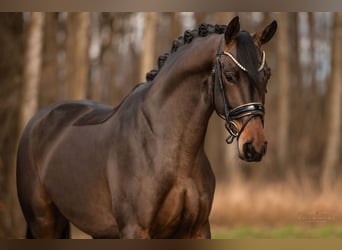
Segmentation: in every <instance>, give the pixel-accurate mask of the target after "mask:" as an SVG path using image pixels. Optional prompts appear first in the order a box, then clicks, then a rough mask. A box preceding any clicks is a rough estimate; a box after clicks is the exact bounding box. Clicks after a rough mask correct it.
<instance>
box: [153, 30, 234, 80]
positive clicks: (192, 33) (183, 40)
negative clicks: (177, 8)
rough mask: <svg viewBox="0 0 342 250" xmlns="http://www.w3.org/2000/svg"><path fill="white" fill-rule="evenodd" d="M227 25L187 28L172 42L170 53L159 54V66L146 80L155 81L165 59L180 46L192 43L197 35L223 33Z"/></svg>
mask: <svg viewBox="0 0 342 250" xmlns="http://www.w3.org/2000/svg"><path fill="white" fill-rule="evenodd" d="M226 28H227V26H226V25H219V24H215V25H212V24H201V25H200V26H199V27H198V29H194V30H186V31H185V32H184V34H183V36H180V37H178V38H177V39H176V40H174V41H173V42H172V46H171V50H170V52H169V53H165V54H162V55H160V56H159V58H158V63H157V65H158V68H157V69H152V70H151V71H150V72H148V73H147V74H146V81H148V82H149V81H153V79H154V78H155V77H156V76H157V74H158V73H159V71H160V69H161V68H162V67H163V65H164V63H165V61H166V60H167V59H168V57H169V56H170V54H172V53H174V52H176V51H177V50H178V49H179V48H180V47H182V46H183V45H185V44H188V43H191V42H192V40H193V39H194V38H196V37H205V36H208V35H210V34H214V33H215V34H222V33H224V32H225V30H226Z"/></svg>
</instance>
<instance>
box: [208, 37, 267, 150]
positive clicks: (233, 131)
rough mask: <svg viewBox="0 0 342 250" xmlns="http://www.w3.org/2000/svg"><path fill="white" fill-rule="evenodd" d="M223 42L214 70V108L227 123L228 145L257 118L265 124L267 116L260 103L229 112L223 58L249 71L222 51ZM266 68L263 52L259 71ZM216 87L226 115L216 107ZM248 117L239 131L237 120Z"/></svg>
mask: <svg viewBox="0 0 342 250" xmlns="http://www.w3.org/2000/svg"><path fill="white" fill-rule="evenodd" d="M222 41H223V38H222V39H221V41H220V43H219V46H218V51H217V54H216V55H217V57H216V63H215V66H214V68H213V70H212V102H213V107H214V109H215V111H216V113H217V114H218V116H219V117H221V118H222V119H224V120H225V121H226V124H225V127H226V129H227V130H228V132H229V136H228V138H227V139H226V142H227V143H228V144H231V143H232V142H233V141H234V138H237V139H239V136H240V135H241V133H242V131H243V130H244V128H245V127H246V126H247V124H248V122H249V121H250V120H251V119H252V118H253V117H256V116H259V117H260V118H261V121H262V123H264V115H265V108H264V105H263V104H262V103H259V102H250V103H246V104H243V105H241V106H238V107H235V108H233V109H231V110H229V107H228V103H229V100H228V97H227V95H226V92H225V89H224V85H223V81H222V65H221V56H222V55H226V56H228V57H229V58H230V59H231V60H232V61H233V62H234V63H235V64H236V65H237V66H238V67H239V68H240V69H241V70H243V71H244V72H247V69H246V68H245V67H244V66H243V65H241V64H240V63H239V62H238V60H237V59H236V58H235V57H234V56H233V55H232V54H231V53H229V52H226V51H223V50H222ZM264 66H265V52H264V51H263V52H262V62H261V65H260V67H259V69H258V71H261V70H262V69H263V68H264ZM215 85H218V86H219V90H220V93H221V97H222V101H223V107H224V115H222V114H220V113H219V112H218V111H217V109H216V106H215ZM243 117H247V119H245V121H244V122H243V124H242V127H241V129H240V130H239V128H238V125H237V123H236V121H237V120H239V119H241V118H243Z"/></svg>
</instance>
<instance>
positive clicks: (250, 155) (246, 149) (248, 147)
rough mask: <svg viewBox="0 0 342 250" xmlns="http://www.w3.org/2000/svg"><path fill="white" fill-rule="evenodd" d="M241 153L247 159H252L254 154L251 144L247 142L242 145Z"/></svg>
mask: <svg viewBox="0 0 342 250" xmlns="http://www.w3.org/2000/svg"><path fill="white" fill-rule="evenodd" d="M243 151H244V153H245V156H246V158H247V159H253V157H254V155H255V153H256V152H255V149H254V147H253V144H252V143H251V142H247V143H245V144H244V145H243Z"/></svg>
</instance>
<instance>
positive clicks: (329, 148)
mask: <svg viewBox="0 0 342 250" xmlns="http://www.w3.org/2000/svg"><path fill="white" fill-rule="evenodd" d="M332 34H333V38H332V73H331V81H330V83H329V89H328V94H327V97H326V98H327V100H328V104H327V112H326V114H327V117H326V119H325V121H326V124H327V129H326V133H325V135H326V138H327V141H326V147H325V153H324V158H323V175H322V180H321V181H322V187H323V190H326V191H329V190H330V189H331V188H332V187H333V185H334V184H335V182H336V177H337V168H338V166H339V165H338V163H339V162H338V160H339V157H340V154H341V111H342V109H341V105H342V101H341V90H342V87H341V84H342V44H341V41H342V13H335V16H334V26H333V32H332Z"/></svg>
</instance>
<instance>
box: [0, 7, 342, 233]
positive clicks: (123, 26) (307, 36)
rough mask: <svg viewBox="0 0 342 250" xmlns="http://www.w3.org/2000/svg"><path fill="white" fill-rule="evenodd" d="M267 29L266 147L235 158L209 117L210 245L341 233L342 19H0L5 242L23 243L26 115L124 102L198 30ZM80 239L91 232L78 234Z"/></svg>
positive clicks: (0, 225) (1, 223)
mask: <svg viewBox="0 0 342 250" xmlns="http://www.w3.org/2000/svg"><path fill="white" fill-rule="evenodd" d="M236 15H239V17H240V23H241V26H242V29H245V30H248V31H250V32H256V31H261V30H262V29H263V28H264V27H265V26H266V25H267V24H269V23H270V22H271V21H272V20H277V22H278V31H277V33H276V35H275V37H274V38H273V40H271V41H270V42H269V43H268V44H267V45H265V47H264V50H265V51H266V58H267V59H266V60H267V62H268V65H269V66H270V67H271V69H272V77H271V79H270V81H269V85H268V93H267V95H266V105H265V107H266V120H265V132H266V135H267V139H268V152H267V155H266V157H265V158H264V159H263V161H262V162H260V163H253V164H249V163H245V162H243V161H241V160H239V159H238V156H237V148H236V144H232V145H229V146H228V145H226V144H225V138H226V137H227V132H226V130H225V128H224V122H223V121H222V120H221V119H219V118H218V117H217V116H216V114H213V116H212V118H211V120H210V124H209V128H208V133H207V137H206V152H207V154H208V157H209V159H210V162H211V165H212V168H213V170H214V173H215V176H216V180H217V187H216V193H215V198H214V204H213V208H212V212H211V217H210V219H211V226H212V233H213V236H214V238H255V237H259V238H282V237H290V238H291V237H303V238H304V237H305V238H307V237H318V238H319V237H342V202H341V200H340V195H339V194H340V190H341V188H342V181H341V177H342V169H341V168H342V165H341V153H342V150H341V139H342V138H341V132H342V126H341V117H342V110H341V107H342V102H341V94H342V93H341V92H342V62H341V61H342V13H327V12H325V13H261V12H248V13H244V12H243V13H241V12H237V13H192V12H187V13H146V12H144V13H0V34H1V35H0V76H1V77H0V238H23V237H24V235H25V221H24V219H23V217H22V214H21V210H20V207H19V205H18V201H17V194H16V188H15V162H16V147H17V143H18V138H19V135H20V133H21V131H22V129H23V127H24V126H25V124H26V122H27V121H28V119H29V118H30V117H31V116H32V115H33V114H34V113H35V112H36V111H37V110H38V109H39V108H41V107H44V106H46V105H48V104H50V103H53V102H56V101H58V100H63V99H85V98H87V99H94V100H97V101H101V102H104V103H107V104H110V105H113V106H116V105H118V104H119V103H120V101H121V100H122V98H123V97H125V96H126V95H127V94H128V93H129V92H130V91H131V89H132V88H133V87H134V86H135V85H136V84H138V83H141V82H145V75H146V73H147V72H148V71H150V70H151V69H153V68H155V67H156V65H157V59H158V57H159V55H161V54H163V53H165V52H168V51H170V49H171V46H172V41H173V40H174V39H176V38H178V37H179V36H180V35H182V34H183V33H184V31H185V30H187V29H195V28H197V27H198V25H199V24H201V23H211V24H216V23H218V24H227V23H228V22H229V21H230V20H231V19H232V18H233V17H234V16H236ZM73 237H74V238H84V237H87V236H86V235H83V234H82V233H80V232H78V231H77V230H76V229H75V231H74V234H73Z"/></svg>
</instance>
